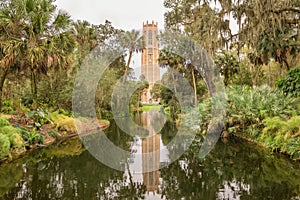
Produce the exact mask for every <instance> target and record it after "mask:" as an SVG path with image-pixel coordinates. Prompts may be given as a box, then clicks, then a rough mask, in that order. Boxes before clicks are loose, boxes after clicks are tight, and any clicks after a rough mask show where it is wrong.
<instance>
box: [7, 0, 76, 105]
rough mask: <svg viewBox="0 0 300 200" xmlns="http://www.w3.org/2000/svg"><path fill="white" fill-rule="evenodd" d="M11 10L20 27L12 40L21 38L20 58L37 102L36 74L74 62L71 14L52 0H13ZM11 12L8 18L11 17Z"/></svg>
mask: <svg viewBox="0 0 300 200" xmlns="http://www.w3.org/2000/svg"><path fill="white" fill-rule="evenodd" d="M9 8H10V11H9V12H10V14H12V13H16V14H17V16H18V17H17V19H16V21H14V23H17V24H18V27H19V28H20V30H19V33H21V35H20V34H17V35H13V37H14V38H13V39H12V41H11V42H12V43H15V42H17V41H22V45H19V46H18V47H21V48H20V49H17V50H18V51H19V52H20V55H21V57H20V62H19V63H22V64H21V68H22V70H29V71H30V74H31V89H32V98H33V101H34V103H35V105H37V75H38V74H41V73H42V74H47V72H48V70H49V69H50V68H51V67H55V68H59V69H60V68H66V67H68V66H70V64H71V61H72V59H71V53H72V52H73V50H74V47H75V40H74V39H73V38H72V34H71V29H70V24H71V20H70V16H69V14H67V13H66V12H62V11H59V12H58V13H57V10H56V6H55V5H53V1H52V0H14V1H11V3H10V4H9ZM9 17H10V15H8V18H7V19H6V20H9Z"/></svg>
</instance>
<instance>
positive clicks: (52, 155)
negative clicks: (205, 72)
mask: <svg viewBox="0 0 300 200" xmlns="http://www.w3.org/2000/svg"><path fill="white" fill-rule="evenodd" d="M149 116H151V114H149V113H144V114H142V115H140V116H139V117H138V118H137V121H138V122H139V123H140V124H147V123H148V122H147V121H149V119H150V118H151V117H149ZM176 131H177V129H176V126H175V125H174V124H172V123H170V122H166V124H165V126H164V127H163V129H162V130H161V131H160V133H159V134H155V135H154V136H153V137H149V138H147V139H141V138H140V137H131V136H129V135H127V134H125V133H124V132H123V131H121V130H120V129H119V128H118V127H117V126H116V125H115V123H114V122H112V123H111V126H110V127H109V128H108V129H107V130H106V131H105V132H106V133H105V134H106V136H107V137H108V138H109V139H110V140H111V141H112V142H113V143H114V144H116V145H118V146H119V147H120V148H122V149H124V150H128V151H131V152H132V153H131V155H130V156H129V157H128V158H126V159H125V160H123V162H120V165H121V166H122V168H123V169H124V171H118V170H114V169H111V168H110V167H107V166H106V165H104V164H101V163H100V162H99V161H98V160H97V159H95V158H94V157H93V156H92V155H91V154H90V153H89V151H87V150H86V149H85V148H84V147H83V145H82V143H81V140H80V139H79V138H73V139H69V140H67V141H64V142H62V143H60V144H57V145H55V146H51V147H49V148H45V149H42V150H39V151H37V152H34V153H31V154H30V155H27V156H26V157H24V158H22V159H18V160H16V161H14V162H12V163H9V164H2V165H0V199H9V200H13V199H38V200H44V199H70V200H71V199H87V200H90V199H193V200H194V199H195V200H202V199H203V200H210V199H241V200H244V199H249V200H252V199H259V200H264V199H272V200H273V199H278V200H284V199H289V200H296V199H297V200H299V199H300V164H299V163H294V162H292V161H290V160H288V159H286V158H284V157H279V156H278V155H270V154H269V153H268V152H266V151H265V150H264V149H261V148H258V147H256V146H255V145H252V144H249V143H246V142H243V141H240V140H237V139H229V140H221V139H220V141H219V142H218V143H217V145H216V146H215V148H214V149H213V150H212V151H211V152H210V154H209V155H208V156H206V157H205V159H204V160H201V159H199V158H198V154H197V152H198V151H199V146H200V144H199V143H200V142H194V143H193V144H192V145H191V146H190V148H189V149H188V151H186V152H185V154H183V155H182V156H181V157H180V159H178V160H176V161H175V162H173V163H169V160H170V157H172V156H173V155H172V148H180V147H174V146H166V145H167V144H168V143H169V142H170V140H172V138H173V137H174V135H176ZM199 141H200V139H199ZM183 145H184V144H183ZM153 150H160V154H159V155H157V154H155V155H153V156H151V153H150V154H149V152H151V151H153ZM108 151H109V150H108ZM141 153H148V154H147V155H148V157H145V156H137V155H139V154H141ZM149 166H154V167H155V166H156V167H163V168H161V169H160V170H157V171H153V172H151V171H150V172H147V171H145V172H144V171H143V169H145V168H146V167H149ZM139 169H141V171H140V170H139Z"/></svg>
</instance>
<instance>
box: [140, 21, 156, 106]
mask: <svg viewBox="0 0 300 200" xmlns="http://www.w3.org/2000/svg"><path fill="white" fill-rule="evenodd" d="M157 36H158V24H157V22H156V23H154V21H152V23H148V21H147V22H146V23H143V37H144V40H145V49H144V50H143V53H142V75H144V77H145V79H146V80H147V81H148V82H149V88H148V89H147V91H145V92H144V93H143V95H142V103H157V102H156V100H154V99H152V97H151V93H150V91H151V89H152V88H153V85H154V83H155V82H156V81H158V80H160V69H159V64H158V56H159V49H158V48H159V44H158V39H157Z"/></svg>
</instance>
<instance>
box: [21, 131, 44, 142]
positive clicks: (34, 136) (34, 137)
mask: <svg viewBox="0 0 300 200" xmlns="http://www.w3.org/2000/svg"><path fill="white" fill-rule="evenodd" d="M21 134H22V137H23V139H24V140H25V141H26V143H27V144H37V143H38V144H43V143H44V136H43V135H42V134H40V133H38V132H37V131H36V130H35V129H33V130H32V131H29V132H28V131H23V132H21Z"/></svg>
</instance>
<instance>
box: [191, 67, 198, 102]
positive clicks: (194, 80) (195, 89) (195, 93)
mask: <svg viewBox="0 0 300 200" xmlns="http://www.w3.org/2000/svg"><path fill="white" fill-rule="evenodd" d="M192 76H193V84H194V95H195V106H197V104H198V100H197V84H196V78H195V69H194V68H193V69H192Z"/></svg>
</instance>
